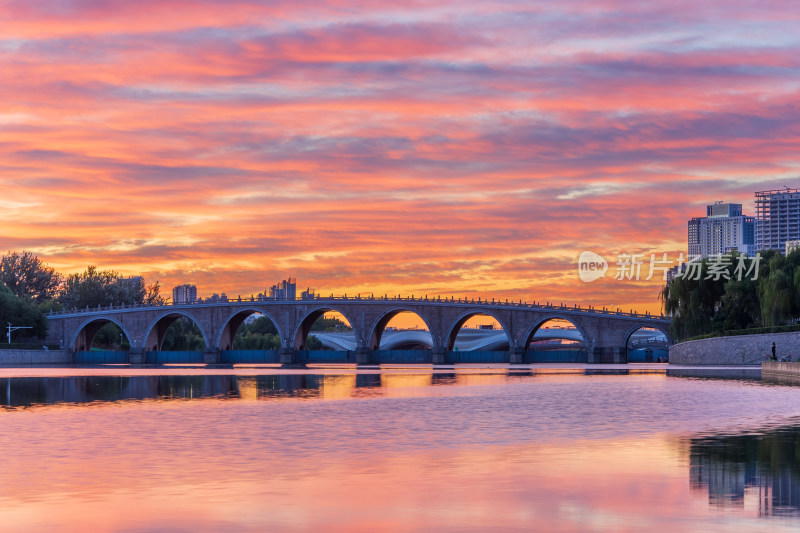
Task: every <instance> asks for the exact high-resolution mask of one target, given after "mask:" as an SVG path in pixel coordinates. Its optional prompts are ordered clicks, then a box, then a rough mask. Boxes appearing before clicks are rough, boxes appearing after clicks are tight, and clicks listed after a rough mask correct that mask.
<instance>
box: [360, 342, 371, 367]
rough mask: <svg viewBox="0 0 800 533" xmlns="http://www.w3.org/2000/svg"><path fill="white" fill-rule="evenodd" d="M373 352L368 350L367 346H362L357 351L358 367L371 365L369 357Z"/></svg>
mask: <svg viewBox="0 0 800 533" xmlns="http://www.w3.org/2000/svg"><path fill="white" fill-rule="evenodd" d="M370 353H372V351H371V350H370V349H369V348H367V347H366V346H361V347H359V348H358V349H357V350H356V364H357V365H368V364H369V356H370Z"/></svg>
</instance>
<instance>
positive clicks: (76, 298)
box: [0, 251, 164, 339]
mask: <svg viewBox="0 0 800 533" xmlns="http://www.w3.org/2000/svg"><path fill="white" fill-rule="evenodd" d="M160 289H161V287H160V285H159V283H158V282H157V281H156V282H155V283H154V284H152V285H146V284H145V282H144V280H143V279H142V278H141V277H133V278H126V277H123V276H122V275H121V274H119V272H116V271H114V270H100V269H98V268H97V267H96V266H88V267H87V268H86V270H85V271H83V272H80V273H75V274H70V275H67V276H64V275H63V274H60V273H59V272H57V271H56V270H55V269H54V268H53V267H50V266H48V265H46V264H45V263H44V262H43V261H42V260H41V259H39V258H38V257H37V256H36V255H34V254H33V253H31V252H28V251H22V252H8V253H7V254H6V255H4V256H3V257H2V258H0V325H2V326H4V325H6V324H7V323H11V324H12V325H14V326H28V327H30V328H31V329H27V330H23V331H24V332H25V333H24V336H26V337H30V338H34V337H35V338H39V339H43V338H44V337H45V336H46V334H47V319H46V318H45V313H47V312H49V311H57V310H61V309H73V308H75V309H84V308H86V307H90V308H91V307H97V306H101V307H105V306H109V305H119V304H126V305H133V304H162V303H164V298H163V297H162V296H161V295H160V294H159V291H160Z"/></svg>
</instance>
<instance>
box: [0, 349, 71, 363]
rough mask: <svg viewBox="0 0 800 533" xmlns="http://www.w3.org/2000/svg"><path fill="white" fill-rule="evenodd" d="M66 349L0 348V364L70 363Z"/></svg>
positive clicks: (69, 356)
mask: <svg viewBox="0 0 800 533" xmlns="http://www.w3.org/2000/svg"><path fill="white" fill-rule="evenodd" d="M72 362H73V361H72V355H70V353H69V351H68V350H0V365H51V364H65V363H72Z"/></svg>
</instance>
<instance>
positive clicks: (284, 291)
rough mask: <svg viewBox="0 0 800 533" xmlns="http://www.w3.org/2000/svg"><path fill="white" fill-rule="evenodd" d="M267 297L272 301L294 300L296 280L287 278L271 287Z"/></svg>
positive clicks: (295, 297) (295, 296)
mask: <svg viewBox="0 0 800 533" xmlns="http://www.w3.org/2000/svg"><path fill="white" fill-rule="evenodd" d="M269 297H270V298H272V299H274V300H296V299H297V279H296V278H289V279H285V280H283V281H281V282H280V283H278V284H277V285H273V286H272V287H270V289H269Z"/></svg>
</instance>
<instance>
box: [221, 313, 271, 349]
mask: <svg viewBox="0 0 800 533" xmlns="http://www.w3.org/2000/svg"><path fill="white" fill-rule="evenodd" d="M256 313H258V314H260V315H263V316H265V317H267V318H268V319H269V320H270V321H272V324H273V325H274V326H275V329H277V330H278V337H279V338H280V340H281V346H283V345H284V344H286V335H285V334H284V332H283V330H282V329H281V326H280V325H279V324H278V321H277V320H275V317H274V316H272V315H271V314H270V313H269V312H267V311H266V310H264V309H259V308H257V307H245V308H243V309H242V308H240V309H236V310H234V311H233V312H232V313H230V314H229V315H228V316H227V317H226V318H225V320H224V321H223V322H222V327H221V328H220V329H219V332H218V333H217V336H216V342H215V343H214V345H215V346H216V347H217V348H219V349H220V350H224V349H231V348H233V339H234V337H235V336H236V331H237V330H238V329H239V326H241V325H242V324H243V323H244V321H245V320H246V319H247V317H249V316H251V315H254V314H256Z"/></svg>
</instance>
